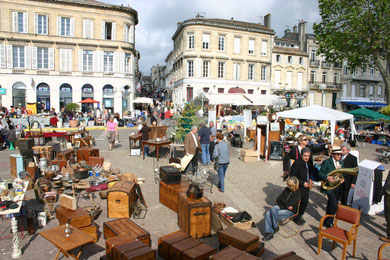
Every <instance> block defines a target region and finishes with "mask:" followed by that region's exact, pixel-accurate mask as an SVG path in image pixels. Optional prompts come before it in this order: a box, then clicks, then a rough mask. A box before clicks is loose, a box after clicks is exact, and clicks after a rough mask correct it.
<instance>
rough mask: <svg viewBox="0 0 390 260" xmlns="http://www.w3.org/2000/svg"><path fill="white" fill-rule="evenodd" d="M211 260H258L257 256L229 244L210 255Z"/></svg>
mask: <svg viewBox="0 0 390 260" xmlns="http://www.w3.org/2000/svg"><path fill="white" fill-rule="evenodd" d="M210 259H211V260H258V259H259V258H257V257H256V256H253V255H250V254H248V253H247V252H245V251H241V250H239V249H237V248H234V247H231V246H228V247H226V248H224V249H223V250H221V251H219V252H218V253H216V254H214V255H212V256H211V257H210Z"/></svg>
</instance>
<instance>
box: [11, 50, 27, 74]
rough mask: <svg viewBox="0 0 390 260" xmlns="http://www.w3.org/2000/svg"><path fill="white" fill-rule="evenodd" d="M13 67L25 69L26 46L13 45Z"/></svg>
mask: <svg viewBox="0 0 390 260" xmlns="http://www.w3.org/2000/svg"><path fill="white" fill-rule="evenodd" d="M12 59H13V67H14V68H17V69H24V65H25V64H24V61H25V55H24V46H12Z"/></svg>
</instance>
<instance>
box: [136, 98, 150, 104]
mask: <svg viewBox="0 0 390 260" xmlns="http://www.w3.org/2000/svg"><path fill="white" fill-rule="evenodd" d="M133 103H136V104H153V99H151V98H148V97H137V98H136V99H134V101H133Z"/></svg>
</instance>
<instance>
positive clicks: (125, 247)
mask: <svg viewBox="0 0 390 260" xmlns="http://www.w3.org/2000/svg"><path fill="white" fill-rule="evenodd" d="M142 247H147V246H145V244H144V243H142V242H141V241H139V240H129V241H126V242H122V243H119V244H116V245H114V247H113V248H112V252H111V255H112V259H113V260H120V259H121V258H122V255H123V254H124V253H126V252H127V251H132V250H136V249H138V248H142ZM147 248H149V247H147ZM149 249H150V248H149Z"/></svg>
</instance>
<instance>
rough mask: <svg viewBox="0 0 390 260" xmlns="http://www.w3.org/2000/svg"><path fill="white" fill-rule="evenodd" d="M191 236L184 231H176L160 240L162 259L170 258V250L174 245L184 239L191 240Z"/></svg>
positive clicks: (159, 250)
mask: <svg viewBox="0 0 390 260" xmlns="http://www.w3.org/2000/svg"><path fill="white" fill-rule="evenodd" d="M189 237H190V236H189V235H187V234H186V233H183V232H182V231H180V230H179V231H176V232H173V233H170V234H168V235H165V236H162V237H159V238H158V255H159V256H161V257H162V258H165V259H168V258H169V248H170V247H171V245H172V244H174V243H176V242H179V241H181V240H183V239H186V238H189Z"/></svg>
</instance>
